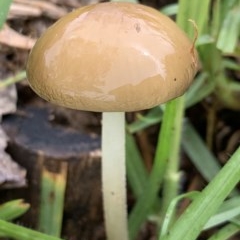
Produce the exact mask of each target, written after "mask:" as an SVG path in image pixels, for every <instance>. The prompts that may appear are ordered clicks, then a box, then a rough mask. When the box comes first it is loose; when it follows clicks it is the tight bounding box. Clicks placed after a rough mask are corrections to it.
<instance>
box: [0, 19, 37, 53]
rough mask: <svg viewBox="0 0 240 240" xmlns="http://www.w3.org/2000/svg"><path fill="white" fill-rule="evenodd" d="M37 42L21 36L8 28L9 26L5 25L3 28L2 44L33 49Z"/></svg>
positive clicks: (0, 41) (0, 36) (1, 31)
mask: <svg viewBox="0 0 240 240" xmlns="http://www.w3.org/2000/svg"><path fill="white" fill-rule="evenodd" d="M35 42H36V40H35V39H32V38H30V37H27V36H24V35H21V34H20V33H18V32H17V31H15V30H13V29H11V28H10V27H8V25H7V24H4V26H3V28H2V29H1V30H0V43H2V44H5V45H7V46H10V47H16V48H22V49H31V48H32V47H33V45H34V44H35Z"/></svg>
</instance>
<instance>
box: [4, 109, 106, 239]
mask: <svg viewBox="0 0 240 240" xmlns="http://www.w3.org/2000/svg"><path fill="white" fill-rule="evenodd" d="M49 115H51V112H50V110H49V109H47V108H46V107H44V108H42V107H39V106H38V107H33V108H31V107H30V108H28V109H23V110H22V111H21V114H19V115H16V114H15V115H12V116H9V117H7V118H4V119H3V127H4V129H5V131H6V133H7V134H8V137H9V146H8V152H9V153H10V154H11V156H12V157H13V158H14V160H15V161H17V162H18V163H19V164H21V165H22V166H23V167H25V168H26V169H27V179H28V187H27V188H26V189H25V190H22V191H21V192H18V193H17V196H13V194H15V193H14V192H13V191H12V192H11V193H10V192H4V191H2V192H0V198H1V199H2V201H4V200H5V201H6V200H8V199H13V198H16V197H18V198H23V199H25V200H26V202H29V203H30V204H31V208H30V211H28V213H27V214H25V215H24V217H23V219H22V221H23V223H24V224H26V225H30V226H31V227H34V226H36V225H37V219H38V213H39V204H40V201H39V196H40V190H41V189H40V186H41V185H40V184H41V175H42V169H45V170H47V171H48V172H49V173H51V172H52V173H59V172H60V171H61V166H62V163H66V164H67V168H68V170H67V176H68V177H67V186H66V196H65V205H64V223H63V235H64V236H67V239H73V240H75V239H76V240H77V239H99V240H100V239H104V231H103V226H102V222H103V219H102V201H101V199H102V197H101V177H100V157H101V152H100V150H99V149H100V140H99V137H98V136H90V135H88V134H87V133H82V132H78V131H77V130H73V129H70V128H66V127H62V126H59V125H56V124H53V123H51V122H50V121H49ZM79 124H81V123H79Z"/></svg>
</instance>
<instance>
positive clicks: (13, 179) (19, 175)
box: [0, 126, 26, 188]
mask: <svg viewBox="0 0 240 240" xmlns="http://www.w3.org/2000/svg"><path fill="white" fill-rule="evenodd" d="M6 145H7V136H6V134H5V133H4V132H3V130H2V128H1V126H0V187H1V188H15V187H23V186H26V170H25V169H23V168H22V167H20V166H19V165H18V164H17V163H15V162H14V161H13V160H12V158H11V157H10V156H9V155H8V154H7V153H6V152H5V151H4V149H5V148H6Z"/></svg>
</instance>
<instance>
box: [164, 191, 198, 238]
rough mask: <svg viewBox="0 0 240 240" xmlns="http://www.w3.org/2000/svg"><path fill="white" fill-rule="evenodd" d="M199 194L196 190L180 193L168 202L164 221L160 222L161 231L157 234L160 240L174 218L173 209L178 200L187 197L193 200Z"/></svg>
mask: <svg viewBox="0 0 240 240" xmlns="http://www.w3.org/2000/svg"><path fill="white" fill-rule="evenodd" d="M199 194H200V193H199V192H196V191H195V192H188V193H185V194H181V195H179V196H177V197H176V198H174V199H173V200H172V201H171V203H170V204H169V207H168V209H167V212H166V216H165V217H164V221H163V223H162V227H161V232H160V234H159V240H161V239H162V237H163V236H164V235H166V234H167V232H168V231H169V229H170V226H171V224H172V222H173V218H174V215H175V210H176V208H177V204H178V203H179V201H181V200H182V199H183V198H188V199H191V200H193V199H194V198H196V197H197V196H198V195H199Z"/></svg>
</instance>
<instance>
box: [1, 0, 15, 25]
mask: <svg viewBox="0 0 240 240" xmlns="http://www.w3.org/2000/svg"><path fill="white" fill-rule="evenodd" d="M11 3H12V0H1V1H0V29H1V28H2V26H3V24H4V23H5V21H6V18H7V14H8V11H9V8H10V5H11Z"/></svg>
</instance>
